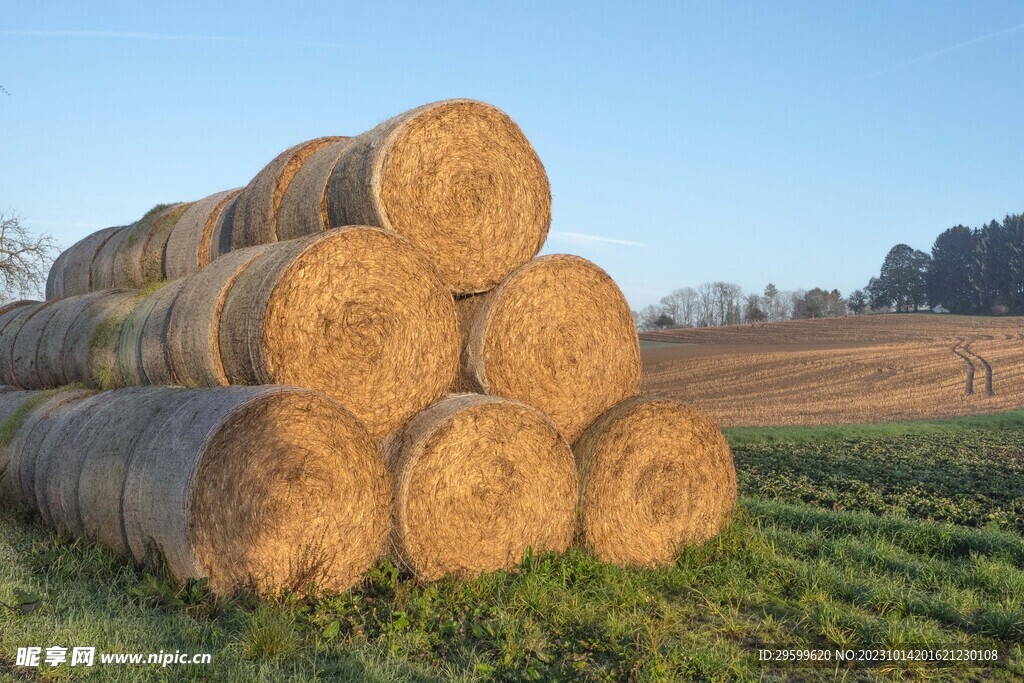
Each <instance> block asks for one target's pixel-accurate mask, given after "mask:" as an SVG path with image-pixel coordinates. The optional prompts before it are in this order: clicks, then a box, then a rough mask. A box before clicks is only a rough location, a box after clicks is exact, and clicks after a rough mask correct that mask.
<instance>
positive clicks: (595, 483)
mask: <svg viewBox="0 0 1024 683" xmlns="http://www.w3.org/2000/svg"><path fill="white" fill-rule="evenodd" d="M573 451H574V454H575V456H576V461H577V466H578V467H579V471H580V516H579V527H578V538H579V541H580V542H581V544H582V545H583V546H584V547H586V548H588V549H590V550H591V551H592V552H594V553H595V554H596V555H597V556H598V557H599V558H600V559H601V560H603V561H605V562H612V563H615V564H621V565H641V566H657V565H666V564H669V563H671V562H672V561H673V560H674V558H675V555H676V552H677V551H678V550H679V548H680V546H683V545H687V544H691V543H700V542H703V541H705V540H707V539H709V538H711V537H713V536H715V535H716V534H718V533H719V531H721V530H722V529H723V528H724V527H725V526H726V525H728V524H729V522H730V520H731V519H732V513H733V510H734V509H735V507H736V470H735V468H734V465H733V460H732V454H731V452H730V451H729V444H728V443H726V440H725V437H724V436H723V435H722V432H721V431H720V430H719V429H718V427H716V426H715V425H714V423H712V422H711V420H709V419H708V418H707V417H706V416H705V415H703V414H702V413H700V412H699V411H697V410H694V409H692V408H688V407H686V406H684V405H682V404H680V403H678V402H677V401H672V400H669V399H651V398H643V397H637V398H632V399H629V400H626V401H623V402H622V403H620V404H619V405H617V406H615V407H614V408H612V409H611V410H609V411H608V412H606V413H605V414H604V415H602V416H601V417H600V418H598V420H597V421H596V422H595V423H594V424H593V425H592V426H591V427H589V428H588V429H587V431H586V433H584V435H583V436H582V437H581V438H580V440H579V441H577V442H576V444H575V445H574V446H573Z"/></svg>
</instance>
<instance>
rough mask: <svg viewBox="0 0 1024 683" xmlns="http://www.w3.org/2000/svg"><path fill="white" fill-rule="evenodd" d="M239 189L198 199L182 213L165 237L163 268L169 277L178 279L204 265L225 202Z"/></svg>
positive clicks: (233, 196)
mask: <svg viewBox="0 0 1024 683" xmlns="http://www.w3.org/2000/svg"><path fill="white" fill-rule="evenodd" d="M239 192H241V189H235V190H227V191H225V192H218V193H217V194H213V195H210V196H209V197H206V198H205V199H200V200H199V201H197V202H195V203H194V204H192V205H191V206H189V207H188V209H187V210H186V211H185V212H184V213H182V215H181V218H179V219H178V221H177V222H176V223H175V224H174V227H173V228H172V229H171V232H170V235H169V236H168V238H167V247H166V250H165V253H164V269H165V271H166V277H167V279H168V280H177V279H178V278H181V277H185V276H186V275H190V274H192V273H195V272H197V271H199V270H202V269H203V268H205V267H206V264H207V263H209V254H210V240H211V239H212V237H213V231H214V227H215V226H216V224H217V221H218V219H219V218H220V215H221V213H222V212H223V211H224V208H225V207H226V206H227V204H228V203H229V202H230V201H231V200H232V199H234V198H235V197H237V196H238V193H239Z"/></svg>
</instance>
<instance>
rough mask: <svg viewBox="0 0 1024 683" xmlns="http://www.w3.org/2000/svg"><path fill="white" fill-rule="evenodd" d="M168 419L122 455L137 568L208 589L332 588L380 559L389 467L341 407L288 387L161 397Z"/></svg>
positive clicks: (144, 425) (140, 423)
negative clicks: (169, 406) (202, 580)
mask: <svg viewBox="0 0 1024 683" xmlns="http://www.w3.org/2000/svg"><path fill="white" fill-rule="evenodd" d="M150 391H154V392H165V393H167V394H168V398H167V401H168V402H172V401H173V402H174V404H175V405H174V410H173V412H168V413H165V415H166V417H165V418H163V419H161V420H160V422H159V423H154V422H153V421H152V420H149V419H144V418H140V419H138V420H137V421H135V424H134V425H133V426H128V425H126V426H125V428H124V430H123V431H128V432H133V431H135V430H139V431H144V436H143V437H142V438H141V439H139V440H138V442H137V443H136V444H135V447H134V448H133V449H132V450H133V455H132V457H130V458H129V464H128V468H127V476H126V480H125V486H124V494H123V503H122V509H123V515H124V525H125V532H126V537H127V541H128V545H129V548H130V549H131V552H132V554H133V555H134V556H135V557H136V558H137V559H139V560H141V561H146V562H153V561H154V559H155V558H159V560H160V561H161V562H162V563H165V565H166V566H167V568H168V569H169V570H170V572H171V574H172V575H173V576H175V577H177V578H178V579H179V580H185V579H188V578H191V577H208V578H209V582H210V586H211V587H212V588H213V590H215V591H217V592H227V591H232V590H234V589H236V588H239V587H243V586H254V587H255V588H256V589H257V590H259V591H260V592H267V593H276V592H277V591H279V590H280V589H289V590H295V591H305V590H306V589H307V588H308V587H309V586H310V584H311V583H316V585H317V587H318V588H320V589H325V590H332V591H341V590H345V589H347V588H349V587H350V586H351V585H352V584H353V583H355V582H356V581H357V580H358V579H359V578H360V577H361V576H362V574H363V572H365V571H366V570H367V569H369V568H370V566H372V564H373V563H374V561H375V560H376V559H377V558H378V557H379V554H380V552H381V549H382V547H383V544H384V541H385V540H386V538H387V533H388V530H389V528H390V521H389V514H388V501H389V500H390V489H389V486H388V479H387V472H386V471H385V469H384V463H383V461H382V459H381V457H380V453H379V451H378V450H377V448H376V446H375V444H374V442H373V441H372V440H371V439H370V437H369V435H368V434H367V433H366V430H365V429H364V428H363V426H362V424H361V423H360V422H359V420H358V419H356V418H355V417H354V416H353V415H352V414H351V413H349V412H348V411H347V410H345V409H344V408H343V407H342V406H341V405H340V404H338V403H337V402H335V401H333V400H331V399H330V398H328V397H326V396H324V395H323V394H319V393H317V392H314V391H309V390H305V389H295V388H291V387H268V386H264V387H219V388H214V389H201V390H184V391H181V390H168V389H163V388H153V389H150Z"/></svg>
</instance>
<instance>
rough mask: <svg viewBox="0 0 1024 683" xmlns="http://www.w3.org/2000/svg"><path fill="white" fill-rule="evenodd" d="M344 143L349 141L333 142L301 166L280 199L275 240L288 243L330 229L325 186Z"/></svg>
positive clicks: (336, 139)
mask: <svg viewBox="0 0 1024 683" xmlns="http://www.w3.org/2000/svg"><path fill="white" fill-rule="evenodd" d="M348 142H349V138H335V141H334V142H331V143H329V144H326V145H324V146H323V147H321V148H320V149H318V150H317V151H316V152H315V153H314V154H313V155H312V156H310V157H309V159H308V160H307V161H306V162H305V163H304V164H302V167H301V168H300V169H299V170H298V172H297V173H296V174H295V177H294V178H292V182H291V183H290V184H289V185H288V189H287V190H285V192H284V195H283V196H282V197H281V208H280V210H279V211H278V214H277V239H279V240H290V239H294V238H296V237H302V236H303V235H312V234H314V233H318V232H322V231H324V230H329V229H330V228H331V219H330V216H329V214H328V211H327V185H328V183H329V182H330V180H331V173H333V172H334V166H335V164H337V163H338V159H339V158H340V157H341V153H342V152H344V151H345V148H346V147H348Z"/></svg>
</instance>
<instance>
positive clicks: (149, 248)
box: [137, 202, 192, 287]
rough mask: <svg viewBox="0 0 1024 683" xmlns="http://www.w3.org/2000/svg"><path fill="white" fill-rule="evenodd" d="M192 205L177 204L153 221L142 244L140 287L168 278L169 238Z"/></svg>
mask: <svg viewBox="0 0 1024 683" xmlns="http://www.w3.org/2000/svg"><path fill="white" fill-rule="evenodd" d="M191 206H192V203H191V202H184V203H181V204H175V205H174V206H172V207H171V208H170V209H168V210H167V211H165V212H164V213H162V214H161V215H160V217H159V218H157V219H156V221H154V222H153V227H152V228H151V229H150V231H149V233H147V235H146V241H145V242H144V243H143V245H142V258H141V264H142V279H141V280H140V281H139V282H138V283H137V285H138V286H139V287H143V286H145V285H148V284H152V283H154V282H160V281H162V280H164V279H166V278H167V271H166V269H165V267H164V252H165V251H166V249H167V239H168V238H169V237H170V235H171V232H172V231H173V230H174V226H176V225H177V224H178V221H179V220H181V217H182V215H184V213H185V212H186V211H188V209H189V208H190V207H191Z"/></svg>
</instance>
